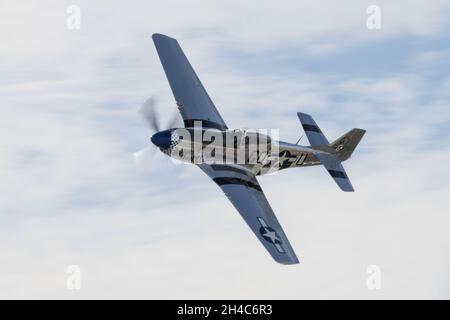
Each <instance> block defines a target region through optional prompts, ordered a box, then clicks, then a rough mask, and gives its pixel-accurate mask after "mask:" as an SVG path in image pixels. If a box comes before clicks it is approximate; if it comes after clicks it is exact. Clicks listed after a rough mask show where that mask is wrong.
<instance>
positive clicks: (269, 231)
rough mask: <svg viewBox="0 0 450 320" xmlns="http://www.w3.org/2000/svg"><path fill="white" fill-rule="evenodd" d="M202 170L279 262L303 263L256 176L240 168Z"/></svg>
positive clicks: (215, 166)
mask: <svg viewBox="0 0 450 320" xmlns="http://www.w3.org/2000/svg"><path fill="white" fill-rule="evenodd" d="M198 166H199V167H200V169H202V170H203V172H205V173H206V174H207V175H208V176H209V177H210V178H211V179H213V181H214V182H215V183H217V185H218V186H219V187H220V188H221V189H222V191H223V192H224V193H225V195H226V196H227V197H228V199H229V200H230V201H231V203H232V204H233V206H234V207H235V208H236V209H237V211H239V213H240V215H241V216H242V218H244V220H245V222H246V223H247V224H248V226H249V227H250V228H251V229H252V231H253V232H254V233H255V235H256V237H258V239H259V241H261V243H262V244H263V245H264V247H265V248H266V249H267V251H269V253H270V255H271V256H272V257H273V258H274V259H275V261H277V262H279V263H282V264H296V263H299V261H298V259H297V257H296V255H295V252H294V250H293V249H292V247H291V244H290V243H289V240H288V239H287V237H286V235H285V234H284V231H283V229H282V228H281V225H280V223H279V222H278V220H277V218H276V217H275V214H274V212H273V210H272V208H271V207H270V204H269V202H268V201H267V199H266V197H265V195H264V193H263V191H262V189H261V187H260V185H259V183H258V181H257V180H256V177H255V175H254V174H253V173H251V172H250V171H247V170H246V169H243V168H242V167H239V166H231V165H223V164H211V165H209V164H205V163H203V164H199V165H198Z"/></svg>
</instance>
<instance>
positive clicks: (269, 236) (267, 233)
mask: <svg viewBox="0 0 450 320" xmlns="http://www.w3.org/2000/svg"><path fill="white" fill-rule="evenodd" d="M259 233H261V236H262V237H263V238H264V240H266V241H269V242H270V243H273V244H281V238H280V236H279V235H278V233H277V232H276V231H275V230H274V229H272V228H271V227H261V228H259Z"/></svg>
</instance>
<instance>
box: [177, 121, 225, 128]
mask: <svg viewBox="0 0 450 320" xmlns="http://www.w3.org/2000/svg"><path fill="white" fill-rule="evenodd" d="M197 121H199V122H201V125H202V127H203V128H213V129H219V130H221V131H225V130H227V129H228V127H227V126H226V125H223V124H220V123H217V122H214V121H210V120H201V119H184V120H183V122H184V127H185V128H193V127H194V124H195V122H197Z"/></svg>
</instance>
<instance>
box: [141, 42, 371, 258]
mask: <svg viewBox="0 0 450 320" xmlns="http://www.w3.org/2000/svg"><path fill="white" fill-rule="evenodd" d="M153 41H154V43H155V46H156V50H157V52H158V55H159V58H160V60H161V64H162V66H163V68H164V72H165V74H166V76H167V80H168V81H169V84H170V88H171V89H172V93H173V95H174V97H175V100H176V104H177V106H178V109H179V111H180V113H181V116H182V118H183V120H184V128H171V129H168V130H163V131H159V128H158V127H159V126H158V124H157V122H156V119H155V116H154V115H155V114H154V111H153V110H151V109H150V110H147V111H146V112H147V114H146V115H145V114H144V115H145V116H146V118H147V120H148V121H149V123H150V124H151V125H152V127H153V128H154V129H155V130H156V131H158V132H156V133H155V134H154V135H153V136H152V137H151V141H152V143H153V144H154V145H155V146H156V147H158V148H159V149H160V150H161V151H162V152H163V153H165V154H167V155H169V156H171V157H174V158H176V159H179V160H182V161H186V162H191V163H194V164H196V165H197V166H198V167H199V168H200V169H201V170H202V171H203V172H205V173H206V174H207V175H208V176H209V177H210V178H211V179H212V180H213V181H214V182H215V183H216V184H217V185H218V186H219V187H220V188H221V189H222V191H223V192H224V193H225V195H226V196H227V197H228V199H230V201H231V203H232V204H233V205H234V207H235V208H236V209H237V211H239V213H240V214H241V216H242V217H243V218H244V220H245V222H246V223H247V224H248V225H249V227H250V228H251V229H252V231H253V232H254V233H255V235H256V236H257V237H258V239H259V240H260V241H261V243H262V244H263V245H264V247H265V248H266V249H267V251H268V252H269V253H270V254H271V255H272V257H273V258H274V259H275V260H276V261H277V262H279V263H282V264H296V263H298V262H299V261H298V259H297V256H296V255H295V252H294V250H293V249H292V247H291V245H290V243H289V240H288V239H287V237H286V235H285V233H284V232H283V229H282V228H281V225H280V223H279V222H278V220H277V218H276V217H275V214H274V212H273V211H272V208H271V207H270V205H269V202H268V201H267V199H266V197H265V196H264V193H263V191H262V189H261V186H260V185H259V183H258V181H257V179H256V176H258V175H263V174H266V173H269V172H274V171H277V170H282V169H286V168H292V167H303V166H312V165H319V164H322V165H323V166H324V167H325V168H326V170H327V171H328V173H329V174H330V175H331V177H332V178H333V179H334V181H335V182H336V183H337V185H338V186H339V187H340V188H341V189H342V190H343V191H353V187H352V185H351V183H350V180H349V179H348V176H347V174H346V172H345V170H344V168H343V167H342V164H341V162H342V161H345V160H347V159H348V158H349V157H350V156H351V154H352V152H353V151H354V149H355V147H356V146H357V144H358V143H359V141H360V140H361V138H362V137H363V135H364V133H365V130H362V129H352V130H350V131H349V132H348V133H346V134H344V135H343V136H342V137H340V138H339V139H337V140H336V141H334V142H332V143H329V142H328V140H327V138H326V137H325V136H324V135H323V133H322V131H321V130H320V129H319V127H318V126H317V124H316V123H315V121H314V120H313V119H312V117H311V116H309V115H307V114H304V113H300V112H299V113H297V116H298V118H299V120H300V122H301V124H302V126H303V129H304V131H305V134H306V136H307V138H308V140H309V143H310V146H300V145H298V144H293V143H287V142H283V141H275V140H274V139H272V138H271V137H270V136H268V135H266V134H264V133H261V132H257V131H254V130H244V129H237V130H229V129H228V127H227V125H226V124H225V121H224V120H223V119H222V117H221V116H220V114H219V112H218V111H217V109H216V107H215V106H214V104H213V102H212V101H211V99H210V97H209V96H208V93H207V92H206V90H205V88H204V87H203V85H202V84H201V82H200V80H199V78H198V77H197V75H196V73H195V71H194V70H193V68H192V66H191V65H190V63H189V61H188V60H187V58H186V56H185V55H184V53H183V51H182V50H181V47H180V46H179V44H178V42H177V41H176V40H175V39H173V38H170V37H168V36H165V35H162V34H154V35H153ZM230 141H231V142H230Z"/></svg>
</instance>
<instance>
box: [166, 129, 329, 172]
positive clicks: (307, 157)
mask: <svg viewBox="0 0 450 320" xmlns="http://www.w3.org/2000/svg"><path fill="white" fill-rule="evenodd" d="M166 132H170V147H168V148H161V147H160V146H158V147H160V149H161V151H162V152H163V153H165V154H167V155H168V156H170V157H172V158H174V159H177V160H179V161H182V162H187V163H194V164H200V163H208V164H212V163H215V164H227V165H239V166H240V167H245V168H246V169H248V170H250V171H251V172H252V173H254V174H255V175H264V174H267V173H273V172H275V171H279V170H282V169H287V168H293V167H302V166H313V165H319V164H320V161H319V159H317V157H316V156H315V155H314V153H313V151H314V152H318V150H317V148H314V149H312V148H311V147H307V146H301V145H297V144H292V143H288V142H283V141H278V140H274V139H272V138H271V137H270V136H269V135H267V134H264V133H261V132H258V131H256V130H251V129H235V130H226V131H220V130H217V129H205V128H178V129H169V130H167V131H166ZM168 143H169V142H168ZM324 151H328V150H324ZM319 152H320V151H319Z"/></svg>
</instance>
